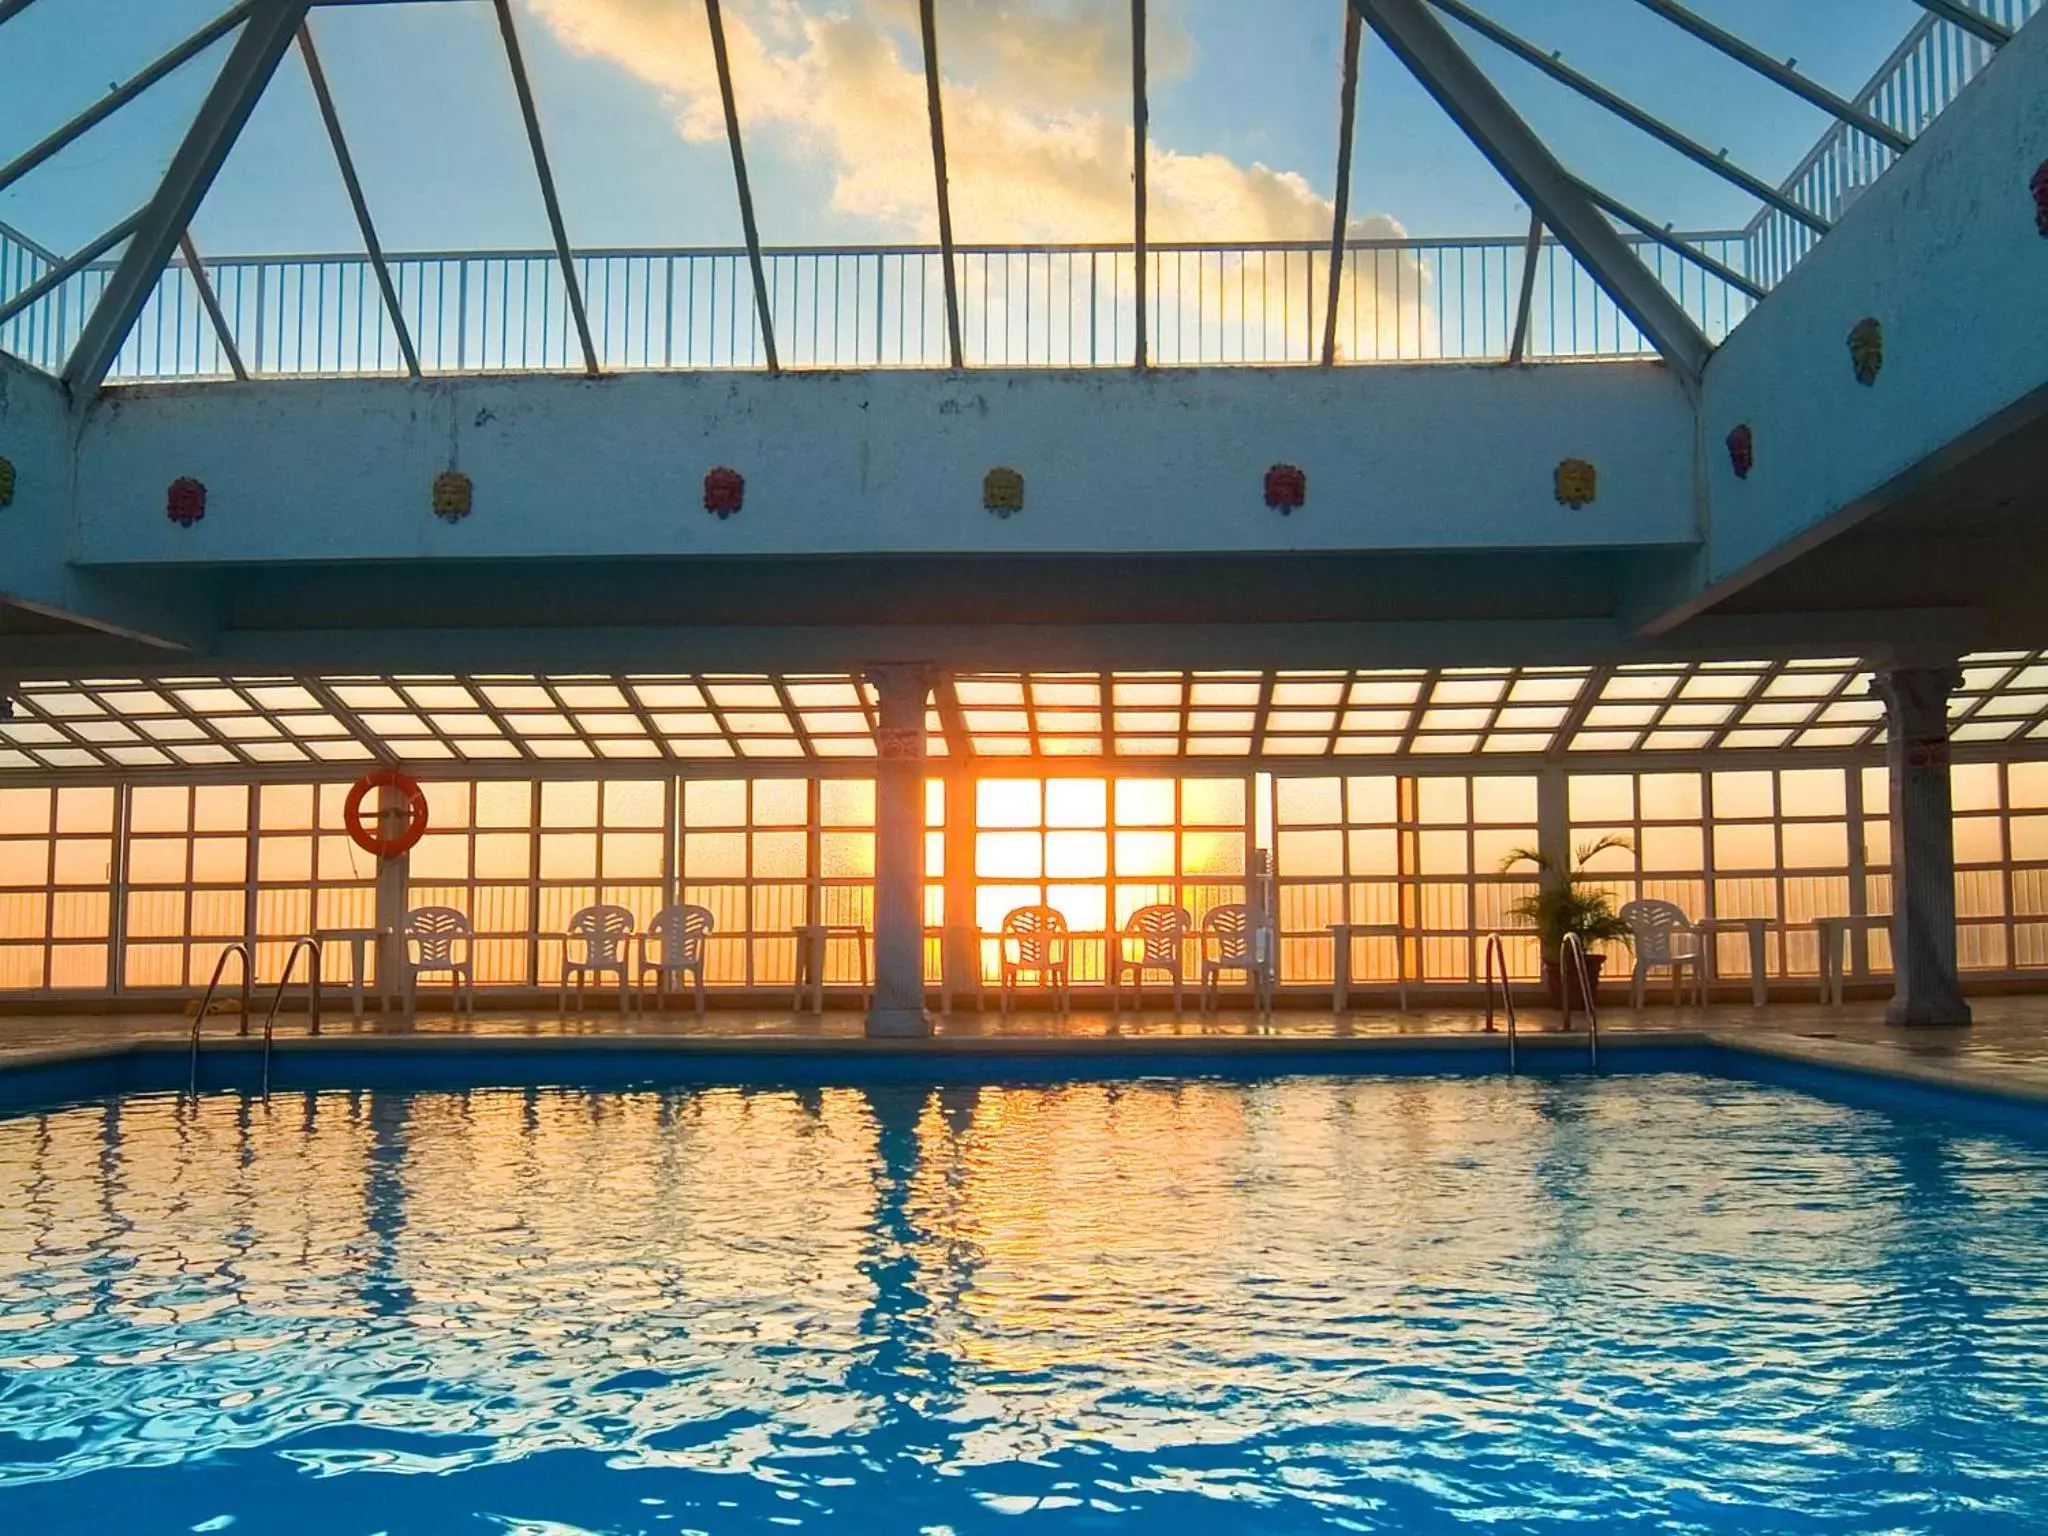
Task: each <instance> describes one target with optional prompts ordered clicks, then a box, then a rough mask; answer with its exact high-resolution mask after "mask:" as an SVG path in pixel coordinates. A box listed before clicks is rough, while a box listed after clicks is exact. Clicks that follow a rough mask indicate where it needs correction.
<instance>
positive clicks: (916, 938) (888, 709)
mask: <svg viewBox="0 0 2048 1536" xmlns="http://www.w3.org/2000/svg"><path fill="white" fill-rule="evenodd" d="M867 677H868V681H869V682H870V683H872V684H873V685H874V688H875V692H876V693H877V694H878V695H879V696H880V698H879V702H880V708H879V711H878V713H879V715H880V720H879V724H878V729H877V730H876V733H875V734H876V747H877V760H876V763H875V1001H874V1007H873V1008H872V1009H871V1010H870V1011H869V1013H868V1025H867V1032H868V1034H869V1035H870V1036H871V1037H891V1038H902V1037H906V1036H910V1037H916V1036H924V1035H929V1034H930V1033H931V1032H932V1021H931V1016H930V1015H929V1014H927V1013H926V1012H925V1008H924V778H925V701H926V700H927V699H928V698H930V696H931V691H932V683H933V681H934V678H935V673H934V671H933V669H932V668H931V667H929V666H926V665H924V664H922V663H916V662H891V663H887V664H884V665H879V666H871V667H869V668H868V669H867Z"/></svg>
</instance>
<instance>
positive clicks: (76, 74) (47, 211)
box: [0, 0, 232, 256]
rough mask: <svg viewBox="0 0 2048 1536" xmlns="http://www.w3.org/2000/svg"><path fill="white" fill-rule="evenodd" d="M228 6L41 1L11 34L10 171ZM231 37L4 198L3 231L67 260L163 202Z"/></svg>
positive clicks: (1, 132)
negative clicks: (164, 186) (158, 196)
mask: <svg viewBox="0 0 2048 1536" xmlns="http://www.w3.org/2000/svg"><path fill="white" fill-rule="evenodd" d="M224 9H225V5H224V3H223V0H152V3H150V4H147V5H144V4H137V3H135V0H38V3H37V4H35V5H32V6H30V7H29V8H28V9H27V10H25V11H23V12H22V13H21V14H19V15H18V16H16V17H15V18H14V19H13V20H11V21H9V22H8V23H7V24H6V26H4V27H0V165H9V164H12V163H13V162H15V161H16V159H17V158H18V157H20V156H22V155H24V154H25V153H27V152H28V151H30V150H31V149H33V148H35V147H36V146H38V145H40V144H41V143H42V142H43V141H44V140H45V138H46V137H48V136H49V135H51V134H53V133H55V132H57V131H58V130H59V129H61V128H63V127H64V126H65V125H66V124H68V123H70V122H71V121H72V120H73V119H74V118H76V117H78V116H79V115H80V114H81V113H83V112H85V111H86V110H87V109H89V108H91V107H92V106H93V105H94V104H95V103H97V102H99V101H101V100H102V99H104V98H105V97H106V96H107V95H108V94H109V93H111V92H112V91H114V90H115V89H116V88H117V87H119V86H120V85H121V84H122V83H123V82H125V81H127V80H129V79H130V78H132V77H133V76H135V75H137V74H138V73H140V72H141V71H143V70H144V69H145V68H147V67H148V66H149V65H150V64H151V63H152V62H154V61H155V60H156V59H157V58H159V57H160V56H162V55H164V54H166V53H168V52H170V51H171V50H172V49H174V48H176V47H177V46H178V45H179V44H180V43H182V42H183V41H185V39H187V38H188V37H190V36H192V35H193V34H194V33H197V32H199V31H200V30H201V29H202V28H204V27H206V26H207V24H208V23H209V22H211V21H213V20H214V19H215V18H216V17H217V16H218V15H219V14H220V13H221V12H222V11H223V10H224ZM231 46H232V39H231V35H228V36H223V37H221V38H218V39H216V40H215V41H214V42H213V43H212V44H211V46H209V47H206V48H204V49H203V50H201V51H200V52H199V53H197V54H196V55H194V56H193V57H192V58H191V59H189V60H188V61H186V62H185V63H184V64H183V65H182V66H181V67H180V68H178V69H177V70H175V71H173V72H172V73H171V74H169V75H168V76H166V77H165V78H164V79H162V80H160V81H159V82H158V83H157V84H156V85H154V86H153V87H152V88H151V89H149V90H147V91H145V92H144V93H142V94H141V95H140V96H137V97H135V98H134V99H133V100H131V101H129V102H128V103H127V104H126V105H125V106H123V107H121V108H120V109H119V110H118V111H116V112H114V113H113V114H112V115H110V116H108V117H106V118H104V119H102V120H101V121H100V122H99V123H97V124H96V125H95V126H93V127H92V128H90V129H88V130H87V131H86V132H85V133H84V134H83V135H82V136H81V137H79V138H77V139H75V140H74V141H72V142H71V143H70V144H69V145H68V146H67V147H66V148H65V149H63V150H61V151H59V152H57V153H56V154H54V155H51V156H50V157H49V158H48V159H46V160H43V161H42V162H41V164H39V165H37V166H36V167H35V168H34V169H33V170H29V171H27V172H26V173H25V174H23V175H22V176H21V177H20V179H19V180H17V181H15V182H14V184H13V185H11V186H9V187H8V188H6V189H5V190H4V191H0V222H4V223H5V224H7V225H9V226H11V227H12V228H14V229H16V230H18V231H20V232H21V233H23V234H25V235H27V236H28V237H30V239H32V240H33V241H35V242H37V243H39V244H40V245H42V246H43V247H45V248H46V249H48V250H51V251H54V252H57V253H58V254H60V255H65V256H68V255H69V254H71V253H72V252H73V251H75V250H78V249H80V248H82V247H83V246H85V245H86V244H87V243H88V242H90V241H91V240H92V239H93V238H94V237H95V236H97V235H99V234H101V233H102V232H103V231H105V230H107V229H109V228H111V227H112V226H114V225H115V224H117V223H118V222H119V221H120V220H122V219H124V218H126V217H127V216H128V215H130V214H131V213H133V212H135V211H136V210H137V209H138V208H140V207H141V206H142V205H143V204H144V203H145V202H147V201H148V199H149V197H150V196H151V194H152V193H154V192H155V190H156V186H157V183H158V181H159V180H160V179H161V177H162V175H163V172H164V169H165V167H166V166H167V165H168V164H169V163H170V159H171V156H172V154H173V153H174V152H175V150H176V149H177V146H178V143H179V141H180V140H181V139H182V138H183V136H184V134H185V131H186V129H187V127H188V126H189V125H190V123H191V121H192V116H193V113H194V112H195V111H196V110H197V108H198V105H199V102H200V100H201V99H202V97H203V96H204V95H205V93H206V91H207V89H208V87H209V86H210V85H211V84H212V83H213V79H214V76H215V75H216V74H217V72H218V71H219V68H220V63H221V60H222V59H224V58H225V57H226V55H227V52H228V50H229V48H230V47H231Z"/></svg>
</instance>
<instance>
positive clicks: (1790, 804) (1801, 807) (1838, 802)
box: [1778, 768, 1848, 816]
mask: <svg viewBox="0 0 2048 1536" xmlns="http://www.w3.org/2000/svg"><path fill="white" fill-rule="evenodd" d="M1778 796H1779V800H1778V805H1779V812H1780V814H1782V815H1785V816H1840V815H1843V814H1844V813H1845V812H1846V811H1847V809H1848V799H1847V788H1846V784H1845V781H1844V776H1843V773H1842V770H1841V769H1839V768H1819V769H1795V770H1792V771H1790V772H1786V773H1782V774H1780V775H1779V776H1778Z"/></svg>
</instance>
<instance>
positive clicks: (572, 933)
mask: <svg viewBox="0 0 2048 1536" xmlns="http://www.w3.org/2000/svg"><path fill="white" fill-rule="evenodd" d="M633 928H634V924H633V914H632V913H631V912H629V911H628V910H627V909H626V908H624V907H615V906H609V905H603V906H595V907H585V908H584V909H583V910H582V911H581V912H578V913H577V914H576V915H575V916H574V917H572V918H570V919H569V928H568V932H567V934H566V935H565V937H564V943H563V945H562V986H561V995H560V1002H559V1007H560V1008H561V1010H562V1011H563V1012H564V1013H566V1012H568V1010H569V978H570V977H572V976H573V977H575V978H576V983H575V985H576V1006H577V1007H578V1008H581V1007H582V1006H583V988H584V986H585V985H586V984H587V983H588V982H589V980H590V978H591V977H593V976H616V977H618V978H619V1013H620V1015H621V1016H623V1015H624V1014H625V1012H626V978H627V973H628V972H629V971H630V970H631V969H632V965H631V962H630V960H629V959H628V953H627V952H628V951H629V950H630V949H631V947H632V944H633ZM579 944H580V945H582V946H583V954H582V957H581V958H580V959H579V958H577V957H576V956H575V955H574V954H573V953H572V951H573V950H574V949H575V947H576V946H577V945H579Z"/></svg>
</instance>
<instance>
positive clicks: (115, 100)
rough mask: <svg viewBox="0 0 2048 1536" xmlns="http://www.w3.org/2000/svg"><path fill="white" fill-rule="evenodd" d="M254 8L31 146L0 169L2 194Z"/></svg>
mask: <svg viewBox="0 0 2048 1536" xmlns="http://www.w3.org/2000/svg"><path fill="white" fill-rule="evenodd" d="M22 3H23V4H26V3H27V0H22ZM254 4H255V0H241V4H239V5H235V6H231V7H229V8H228V9H227V10H226V11H223V12H222V13H221V14H220V15H218V16H216V17H215V18H214V19H213V20H212V21H210V22H208V23H207V24H206V25H205V26H203V27H201V28H200V29H199V30H198V31H197V32H194V33H193V34H192V35H191V36H190V37H188V38H186V39H185V41H184V42H182V43H180V44H178V46H177V47H175V48H173V49H172V50H171V51H170V52H169V53H167V54H165V55H163V57H161V58H160V59H158V60H157V61H156V62H155V63H154V64H151V65H149V66H148V67H147V68H145V69H142V70H141V71H139V72H137V73H136V74H134V75H131V76H129V78H128V79H126V80H124V81H122V82H121V83H120V84H119V85H117V86H115V87H114V88H113V89H112V90H110V91H108V92H107V94H106V95H104V96H102V97H101V98H100V99H99V100H98V101H96V102H94V103H93V104H92V105H91V106H89V107H87V108H86V109H85V110H84V111H83V112H80V113H79V114H78V115H77V116H75V117H73V118H72V119H71V120H70V121H69V122H67V123H65V124H64V126H63V127H61V128H58V129H56V130H55V131H53V132H51V133H50V134H48V135H46V136H45V137H44V138H42V139H41V140H39V141H38V142H37V143H35V144H32V145H30V146H29V147H28V148H27V149H25V150H23V151H22V152H21V153H20V154H18V155H16V156H15V157H14V158H13V159H12V160H10V161H8V162H7V164H6V165H5V166H0V192H4V191H5V190H6V189H7V188H9V187H11V186H13V185H14V184H15V183H16V182H17V181H19V180H21V178H22V177H24V176H26V175H27V174H28V173H29V172H30V171H32V170H34V169H35V168H36V167H37V166H39V165H41V164H42V163H43V162H44V161H45V160H47V159H49V158H50V157H51V156H52V155H54V154H56V153H57V152H58V151H59V150H61V149H63V148H64V147H65V146H66V145H67V144H70V143H71V142H72V141H73V140H75V139H77V138H78V137H79V136H80V135H82V134H84V133H86V132H87V131H88V130H90V129H92V128H94V127H96V126H97V125H98V124H100V123H102V122H104V121H106V119H108V118H110V117H112V116H113V115H114V114H115V113H116V112H118V111H120V110H121V109H122V108H123V107H125V106H127V105H128V103H129V102H131V101H133V100H134V99H135V98H136V97H138V96H140V95H141V94H142V93H143V92H144V91H146V90H148V89H149V88H150V87H151V86H152V85H155V84H156V83H157V82H158V81H159V80H161V79H163V78H164V77H165V76H166V75H169V74H171V73H173V72H175V71H176V70H178V69H180V68H182V67H183V66H184V65H186V64H188V63H190V62H191V61H192V60H193V59H195V58H197V57H198V56H199V55H200V54H202V53H204V52H206V50H207V49H209V48H211V47H212V46H213V45H214V44H215V43H217V42H219V41H220V40H221V39H222V38H223V37H225V36H227V34H228V33H230V32H232V31H234V30H235V28H236V27H238V26H240V25H241V24H242V18H243V17H245V16H247V15H248V14H249V11H250V9H251V7H253V6H254ZM5 19H6V18H5V16H0V21H4V20H5Z"/></svg>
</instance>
